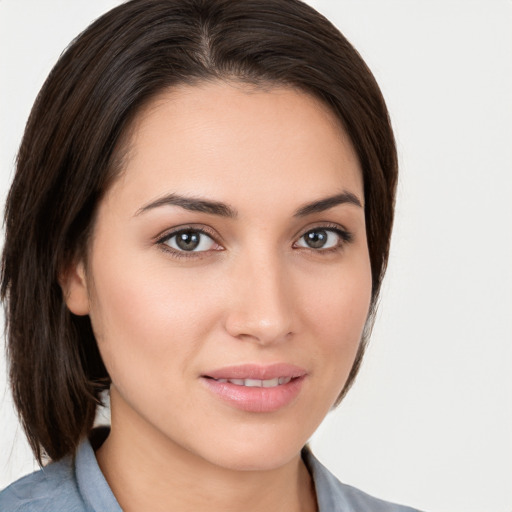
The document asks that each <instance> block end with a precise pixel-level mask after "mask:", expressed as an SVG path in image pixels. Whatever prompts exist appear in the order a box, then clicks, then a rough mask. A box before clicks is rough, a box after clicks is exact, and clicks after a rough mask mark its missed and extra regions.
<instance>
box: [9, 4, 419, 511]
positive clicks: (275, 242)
mask: <svg viewBox="0 0 512 512" xmlns="http://www.w3.org/2000/svg"><path fill="white" fill-rule="evenodd" d="M396 167H397V165H396V152H395V146H394V141H393V134H392V131H391V127H390V124H389V120H388V116H387V111H386V107H385V104H384V101H383V99H382V96H381V94H380V91H379V89H378V86H377V84H376V83H375V81H374V79H373V77H372V75H371V73H370V71H369V70H368V68H367V67H366V66H365V64H364V62H363V61H362V60H361V58H360V57H359V55H358V54H357V52H356V51H355V50H354V49H353V48H352V47H351V46H350V44H349V43H348V42H347V41H346V40H345V39H344V37H343V36H342V35H341V34H340V33H339V32H338V31H337V30H336V29H335V28H334V27H333V26H332V25H331V24H330V23H329V22H327V21H326V20H325V19H324V18H323V17H322V16H320V15H319V14H318V13H316V12H315V11H314V10H312V9H311V8H310V7H308V6H306V5H305V4H302V3H301V2H299V1H296V0H250V1H233V0H186V1H183V0H179V1H178V0H133V1H131V2H128V3H126V4H123V5H121V6H119V7H117V8H116V9H113V10H112V11H110V12H109V13H107V14H106V15H104V16H103V17H102V18H100V19H99V20H98V21H96V22H95V23H94V24H93V25H91V27H89V28H88V29H87V30H86V31H85V32H84V33H83V34H81V35H80V36H79V37H78V38H77V39H76V40H75V41H74V42H73V44H72V45H71V46H70V48H69V49H68V50H67V51H66V52H65V54H64V55H63V56H62V57H61V59H60V60H59V62H58V63H57V65H56V66H55V68H54V69H53V71H52V73H51V74H50V76H49V78H48V80H47V82H46V83H45V85H44V86H43V89H42V90H41V93H40V95H39V97H38V99H37V101H36V104H35V106H34V109H33V111H32V114H31V116H30V119H29V122H28V125H27V128H26V132H25V136H24V139H23V142H22V145H21V149H20V153H19V158H18V167H17V172H16V176H15V178H14V182H13V185H12V188H11V191H10V193H9V197H8V201H7V206H6V243H5V248H4V254H3V274H2V294H3V298H4V300H5V304H6V318H7V333H8V351H9V357H10V365H11V366H10V372H11V385H12V389H13V396H14V400H15V403H16V406H17V408H18V410H19V412H20V416H21V418H22V421H23V425H24V427H25V430H26V433H27V436H28V439H29V441H30V443H31V446H32V448H33V450H34V453H35V455H36V457H37V458H38V460H39V461H40V462H41V463H42V461H43V458H48V459H50V460H51V461H52V463H51V464H49V465H47V466H46V467H45V468H44V469H43V470H42V471H40V472H37V473H35V474H33V475H30V476H28V477H25V478H24V479H21V480H19V481H18V482H15V483H14V484H13V485H11V486H10V487H9V488H7V489H6V490H5V491H3V493H2V494H0V506H1V508H2V510H4V509H6V510H34V511H38V510H97V511H99V510H121V509H122V510H125V511H131V510H194V511H201V510H209V511H212V510H239V509H242V508H243V509H244V510H254V511H257V510H282V511H298V510H301V511H313V510H320V511H323V512H327V511H336V510H372V511H384V510H386V511H405V510H411V509H407V508H405V507H400V506H398V505H392V504H389V503H386V502H383V501H380V500H377V499H375V498H372V497H370V496H368V495H366V494H364V493H362V492H361V491H358V490H355V489H353V488H350V487H348V486H345V485H343V484H341V483H340V482H338V481H337V480H336V479H335V478H334V477H333V476H332V475H331V474H330V473H329V472H328V471H327V470H326V469H325V468H324V467H322V466H321V465H320V463H319V462H318V461H317V460H316V459H315V458H314V456H313V455H312V454H311V453H310V451H309V450H308V449H307V447H305V446H306V442H307V440H308V439H309V437H310V436H311V435H312V433H313V432H314V431H315V429H316V428H317V426H318V425H319V423H320V422H321V421H322V419H323V418H324V417H325V415H326V414H327V412H328V411H329V410H330V409H331V408H332V407H333V406H334V405H335V404H337V403H339V401H340V400H341V399H342V397H343V396H344V394H345V393H346V392H347V390H348V389H349V387H350V385H351V383H352V382H353V379H354V377H355V375H356V373H357V370H358V367H359V364H360V362H361V358H362V356H363V353H364V348H365V345H366V342H367V335H368V333H369V331H370V329H371V324H372V320H373V315H374V312H375V306H376V302H377V298H378V293H379V289H380V284H381V281H382V277H383V274H384V270H385V267H386V262H387V256H388V250H389V239H390V233H391V225H392V220H393V207H394V195H395V187H396V173H397V169H396ZM106 389H109V390H110V401H111V415H112V419H111V426H110V429H102V430H97V429H93V422H94V418H95V415H96V410H97V407H98V404H99V403H100V394H101V392H102V391H104V390H106Z"/></svg>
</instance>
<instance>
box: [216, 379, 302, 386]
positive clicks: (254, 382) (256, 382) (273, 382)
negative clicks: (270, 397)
mask: <svg viewBox="0 0 512 512" xmlns="http://www.w3.org/2000/svg"><path fill="white" fill-rule="evenodd" d="M291 380H292V378H291V377H276V378H275V379H266V380H260V379H217V382H229V383H231V384H236V385H237V386H246V387H248V388H275V387H276V386H282V385H283V384H288V382H290V381H291Z"/></svg>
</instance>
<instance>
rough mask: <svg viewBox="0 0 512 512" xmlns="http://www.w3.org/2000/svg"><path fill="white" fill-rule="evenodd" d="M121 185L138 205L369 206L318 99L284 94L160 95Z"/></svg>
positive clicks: (351, 156)
mask: <svg viewBox="0 0 512 512" xmlns="http://www.w3.org/2000/svg"><path fill="white" fill-rule="evenodd" d="M126 148H127V151H126V153H125V154H126V158H125V162H124V165H123V168H122V174H121V178H120V179H118V180H117V182H116V183H114V185H113V187H112V191H117V192H119V188H120V187H124V188H125V189H126V188H129V189H130V190H131V197H132V199H133V201H135V202H140V201H143V200H147V199H148V198H149V197H151V196H155V195H158V194H162V195H163V194H166V193H176V192H178V193H189V194H190V193H192V194H195V195H205V196H209V197H210V196H213V197H215V198H216V199H218V200H222V201H225V202H229V203H231V202H233V201H236V202H238V203H240V202H243V201H244V198H245V199H253V198H254V197H255V196H258V195H259V196H261V198H265V197H266V198H268V199H269V201H270V200H271V199H272V198H274V199H275V197H276V192H281V194H283V195H284V194H285V193H286V192H288V193H289V194H291V195H293V196H294V197H295V198H296V199H297V201H298V202H300V201H301V200H302V201H307V200H310V199H311V195H312V194H319V195H324V196H326V195H332V193H333V192H336V191H338V190H333V188H336V189H339V191H342V190H343V189H346V188H347V187H349V188H351V189H352V190H351V192H354V193H358V195H359V197H360V199H361V201H363V197H362V173H361V170H360V165H359V161H358V158H357V155H356V153H355V151H354V148H353V146H352V144H351V141H350V139H349V137H348V136H347V134H346V133H345V131H344V129H343V127H342V125H341V122H340V120H339V119H338V118H337V116H336V115H335V114H334V113H333V112H332V111H331V110H330V109H329V108H328V107H327V106H326V105H325V104H324V103H323V102H321V101H320V100H318V99H317V98H315V97H313V96H311V95H309V94H307V93H304V92H302V91H298V90H296V89H292V88H287V87H266V88H261V87H256V86H249V85H245V84H240V83H236V82H235V83H233V82H213V83H211V82H210V83H203V84H200V85H194V86H189V85H183V86H179V87H174V88H172V89H169V90H166V91H164V92H162V93H160V94H159V95H158V96H156V97H155V98H153V99H152V100H151V101H150V102H149V103H148V104H147V105H146V106H145V107H144V108H143V109H142V110H141V111H140V112H139V114H138V115H137V116H136V118H135V119H134V122H133V124H132V126H131V129H130V131H129V133H128V135H127V141H126Z"/></svg>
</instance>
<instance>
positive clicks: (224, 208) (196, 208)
mask: <svg viewBox="0 0 512 512" xmlns="http://www.w3.org/2000/svg"><path fill="white" fill-rule="evenodd" d="M346 203H348V204H353V205H355V206H359V207H360V208H362V205H361V201H359V199H358V197H357V196H356V195H355V194H352V192H342V193H341V194H336V195H334V196H330V197H325V198H323V199H319V200H317V201H312V202H311V203H307V204H305V205H304V206H301V207H300V208H299V209H298V210H296V211H295V213H294V217H305V216H307V215H311V214H313V213H319V212H324V211H326V210H329V209H330V208H334V207H335V206H338V205H340V204H346ZM161 206H179V207H181V208H184V209H185V210H189V211H193V212H202V213H208V214H210V215H218V216H220V217H228V218H232V219H234V218H236V217H237V215H238V212H237V211H236V210H235V209H234V208H232V207H231V206H229V205H227V204H225V203H222V202H220V201H210V200H207V199H199V198H195V197H185V196H181V195H178V194H167V195H165V196H163V197H160V198H158V199H156V200H155V201H152V202H151V203H148V204H146V205H144V206H143V207H141V208H139V209H138V210H137V211H136V212H135V216H137V215H140V214H142V213H145V212H147V211H148V210H153V209H154V208H159V207H161Z"/></svg>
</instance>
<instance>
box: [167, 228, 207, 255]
mask: <svg viewBox="0 0 512 512" xmlns="http://www.w3.org/2000/svg"><path fill="white" fill-rule="evenodd" d="M160 243H162V244H165V245H167V246H168V247H170V248H171V249H173V250H175V251H179V252H204V251H210V250H212V249H215V247H217V244H216V242H215V241H214V240H213V238H212V237H211V236H209V235H207V234H206V233H205V232H204V231H201V230H199V229H182V230H180V231H175V232H174V233H171V234H170V235H167V236H166V237H165V238H164V239H162V240H161V241H160Z"/></svg>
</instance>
